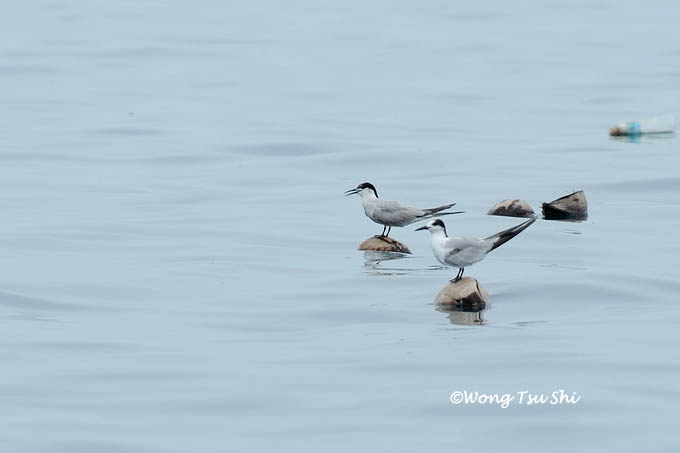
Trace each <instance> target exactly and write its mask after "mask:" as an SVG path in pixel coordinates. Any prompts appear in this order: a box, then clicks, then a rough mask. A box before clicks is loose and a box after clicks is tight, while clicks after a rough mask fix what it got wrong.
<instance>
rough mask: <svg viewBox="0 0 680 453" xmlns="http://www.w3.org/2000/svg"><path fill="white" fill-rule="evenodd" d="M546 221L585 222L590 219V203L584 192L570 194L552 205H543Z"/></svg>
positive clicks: (554, 201)
mask: <svg viewBox="0 0 680 453" xmlns="http://www.w3.org/2000/svg"><path fill="white" fill-rule="evenodd" d="M542 210H543V217H544V218H545V219H546V220H585V219H587V218H588V202H587V201H586V194H584V193H583V191H582V190H579V191H576V192H574V193H570V194H569V195H565V196H563V197H560V198H558V199H556V200H553V201H551V202H550V203H543V206H542Z"/></svg>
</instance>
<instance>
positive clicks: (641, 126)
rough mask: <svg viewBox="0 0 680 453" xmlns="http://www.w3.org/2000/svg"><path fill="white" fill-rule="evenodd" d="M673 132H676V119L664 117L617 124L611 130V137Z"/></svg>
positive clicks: (670, 116) (669, 116)
mask: <svg viewBox="0 0 680 453" xmlns="http://www.w3.org/2000/svg"><path fill="white" fill-rule="evenodd" d="M673 131H675V117H674V116H673V115H663V116H655V117H653V118H648V119H645V120H640V121H628V122H626V123H621V124H617V125H616V126H614V127H612V128H610V129H609V135H640V134H660V133H664V132H673Z"/></svg>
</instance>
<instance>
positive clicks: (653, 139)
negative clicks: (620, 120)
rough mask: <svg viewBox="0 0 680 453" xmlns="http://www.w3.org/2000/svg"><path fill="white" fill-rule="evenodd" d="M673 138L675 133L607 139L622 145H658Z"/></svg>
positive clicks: (622, 136)
mask: <svg viewBox="0 0 680 453" xmlns="http://www.w3.org/2000/svg"><path fill="white" fill-rule="evenodd" d="M673 138H675V132H658V133H656V134H637V135H616V136H610V137H609V139H610V140H612V141H615V142H624V143H658V142H663V141H668V140H670V139H673Z"/></svg>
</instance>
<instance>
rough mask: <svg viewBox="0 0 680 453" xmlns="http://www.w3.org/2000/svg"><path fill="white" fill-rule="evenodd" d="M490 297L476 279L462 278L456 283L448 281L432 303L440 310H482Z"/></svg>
mask: <svg viewBox="0 0 680 453" xmlns="http://www.w3.org/2000/svg"><path fill="white" fill-rule="evenodd" d="M489 299H491V295H490V294H489V293H488V292H487V291H486V290H485V289H484V288H483V287H482V285H481V284H480V283H479V282H478V281H477V279H475V278H472V277H464V278H461V279H460V280H458V281H456V282H452V281H449V282H447V283H446V285H444V287H443V288H442V289H441V291H439V294H437V297H435V299H434V302H435V303H436V304H437V305H439V306H441V307H442V308H460V307H466V308H470V309H473V310H474V309H483V308H484V307H486V303H487V302H488V301H489Z"/></svg>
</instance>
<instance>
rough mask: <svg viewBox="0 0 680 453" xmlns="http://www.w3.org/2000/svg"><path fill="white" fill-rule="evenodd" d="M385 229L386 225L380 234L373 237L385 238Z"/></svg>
mask: <svg viewBox="0 0 680 453" xmlns="http://www.w3.org/2000/svg"><path fill="white" fill-rule="evenodd" d="M386 229H387V225H383V230H382V233H380V234H376V235H375V237H377V238H384V237H385V230H386Z"/></svg>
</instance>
